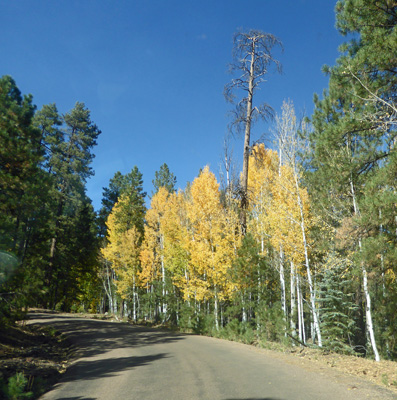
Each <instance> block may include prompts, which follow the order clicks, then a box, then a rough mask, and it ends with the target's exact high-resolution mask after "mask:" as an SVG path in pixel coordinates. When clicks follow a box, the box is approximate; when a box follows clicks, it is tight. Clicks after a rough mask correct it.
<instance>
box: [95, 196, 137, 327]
mask: <svg viewBox="0 0 397 400" xmlns="http://www.w3.org/2000/svg"><path fill="white" fill-rule="evenodd" d="M128 201H129V199H128V197H123V196H121V198H120V200H119V202H118V203H116V204H115V206H114V207H113V210H112V212H111V213H110V215H109V217H108V219H107V221H106V225H107V229H108V231H107V239H108V244H107V246H106V247H105V248H103V249H101V252H102V255H103V257H104V258H105V259H106V260H107V261H109V262H110V263H111V265H112V268H113V270H114V271H115V274H116V276H117V279H116V281H115V284H116V288H117V292H118V293H119V294H120V296H121V298H122V299H123V300H130V301H132V304H133V319H134V320H136V319H137V286H138V285H139V281H138V274H139V268H140V260H139V257H140V245H141V240H142V237H141V236H142V235H141V233H140V232H139V231H138V229H137V228H136V227H135V226H132V227H131V228H130V229H128V226H127V225H126V219H125V218H124V215H123V207H124V206H125V205H126V204H125V203H127V202H128Z"/></svg>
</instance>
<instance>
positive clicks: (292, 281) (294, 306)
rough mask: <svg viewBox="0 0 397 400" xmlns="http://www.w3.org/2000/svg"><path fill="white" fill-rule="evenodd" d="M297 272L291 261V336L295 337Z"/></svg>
mask: <svg viewBox="0 0 397 400" xmlns="http://www.w3.org/2000/svg"><path fill="white" fill-rule="evenodd" d="M295 275H296V271H295V265H294V263H293V262H292V261H291V278H290V281H291V315H290V319H289V321H290V328H291V334H292V336H293V337H295V336H296V324H295V321H294V318H295V308H296V297H295V286H296V279H295Z"/></svg>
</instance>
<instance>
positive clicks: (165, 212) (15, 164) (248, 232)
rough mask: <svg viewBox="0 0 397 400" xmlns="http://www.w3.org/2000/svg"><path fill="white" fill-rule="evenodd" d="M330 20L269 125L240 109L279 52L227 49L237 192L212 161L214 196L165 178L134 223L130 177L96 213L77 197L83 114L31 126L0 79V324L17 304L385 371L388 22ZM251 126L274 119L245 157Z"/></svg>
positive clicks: (390, 209) (391, 206) (354, 10)
mask: <svg viewBox="0 0 397 400" xmlns="http://www.w3.org/2000/svg"><path fill="white" fill-rule="evenodd" d="M336 20H337V28H338V30H339V31H340V33H341V34H342V35H346V36H347V40H346V42H345V43H344V44H343V45H342V46H341V48H340V49H339V50H340V56H339V58H338V59H337V61H336V64H335V66H333V67H328V66H326V67H324V72H325V73H326V74H327V75H328V76H329V86H328V89H327V90H325V91H324V92H323V94H322V97H321V98H320V96H318V95H315V97H314V104H315V109H314V112H313V114H312V115H311V116H310V117H306V118H298V117H297V115H296V111H295V109H294V105H293V102H292V101H291V100H286V101H285V102H284V103H283V105H282V107H281V112H279V113H274V111H273V110H272V109H271V107H270V106H268V105H267V104H256V103H255V101H256V90H257V89H258V88H259V86H261V85H263V83H264V76H265V74H267V73H269V72H270V70H271V68H274V69H275V70H276V71H278V70H280V68H281V65H280V63H279V62H278V61H277V60H276V59H275V57H274V56H273V52H274V51H275V49H276V48H277V47H278V46H281V42H280V41H279V40H278V39H277V38H275V37H274V36H273V35H270V34H266V33H263V32H261V31H258V30H251V31H248V32H239V33H237V34H236V35H235V37H234V53H233V55H234V58H233V63H232V67H231V72H232V73H233V78H232V81H231V83H230V84H228V85H226V87H225V95H226V96H227V99H228V100H231V102H232V103H233V104H235V109H234V112H233V115H234V118H233V121H232V123H231V127H232V128H233V131H234V133H237V134H238V133H239V132H241V133H242V134H243V136H244V152H243V160H244V162H243V166H244V168H243V172H242V174H241V177H239V176H236V174H233V168H232V164H233V163H232V159H231V156H230V153H228V151H225V156H224V171H223V174H222V177H223V179H221V182H219V181H218V180H217V178H216V176H215V174H214V173H213V172H211V171H210V169H209V168H208V167H204V168H203V169H202V170H200V172H199V174H198V176H197V177H196V178H195V179H194V180H193V181H192V182H191V183H188V184H187V185H186V187H185V188H183V189H179V190H176V177H175V176H174V174H173V173H172V172H171V171H170V170H169V168H168V166H167V164H163V165H162V166H161V167H160V169H159V171H157V172H156V174H155V178H154V180H153V186H154V191H153V192H152V195H151V198H150V207H149V208H148V209H147V208H146V205H145V204H146V203H145V199H146V196H147V194H146V193H145V192H144V190H143V177H142V174H141V172H140V171H139V169H138V167H136V166H135V167H134V168H132V170H131V172H129V173H127V174H121V173H120V172H116V173H115V175H114V177H113V178H112V179H111V180H110V182H109V185H108V187H106V188H104V192H103V199H102V208H101V209H100V211H99V212H98V213H97V215H96V214H95V213H94V211H93V208H92V206H91V202H90V200H89V199H88V198H87V196H86V194H85V182H86V179H87V178H88V177H89V176H90V174H91V173H92V171H91V169H90V162H91V161H92V158H93V153H92V149H93V147H94V146H95V144H96V139H97V137H98V135H99V134H100V131H99V129H98V128H97V127H96V125H95V124H94V123H93V122H92V121H91V119H90V112H89V110H87V109H86V107H85V105H84V104H82V103H76V105H75V107H74V108H73V109H72V110H71V111H70V112H69V113H66V114H63V115H61V114H59V113H58V111H57V109H56V106H55V105H54V104H52V105H48V106H44V107H43V108H42V109H41V110H39V111H36V109H35V107H34V106H33V105H32V97H31V96H24V97H22V96H21V94H20V92H19V90H18V89H17V87H16V84H15V82H14V81H13V80H12V78H10V77H3V78H2V79H1V81H0V107H1V108H0V113H1V116H2V119H1V121H0V134H1V136H0V140H1V146H0V152H1V155H0V156H1V159H0V160H1V166H0V167H1V169H0V186H1V187H0V189H1V191H0V196H1V202H0V207H1V213H0V218H1V224H0V229H1V230H2V231H1V232H2V233H1V246H2V247H1V249H3V250H4V251H3V253H1V254H0V256H1V257H2V264H3V266H4V267H3V270H2V272H1V274H2V275H1V276H0V277H1V279H2V282H0V284H2V290H1V292H2V293H1V304H2V310H3V314H4V313H5V312H6V311H7V310H8V308H7V306H6V305H7V304H11V303H12V302H16V301H20V302H21V304H29V305H40V306H46V307H50V308H55V309H62V310H74V311H82V310H86V311H92V312H101V313H105V312H108V313H114V314H117V315H119V316H120V317H121V316H123V317H128V318H130V319H131V320H133V321H134V322H136V323H138V322H139V323H144V322H145V323H164V324H171V325H176V326H179V327H180V328H181V329H187V330H192V331H195V332H199V333H208V334H212V335H216V336H220V337H229V338H230V337H232V338H240V339H242V340H244V341H246V342H249V343H252V342H255V341H259V342H260V341H266V340H275V341H282V342H288V343H290V344H300V345H316V346H320V347H323V348H327V349H330V350H336V351H340V352H344V353H350V354H357V353H360V354H363V355H366V356H369V357H373V358H375V359H376V360H379V359H380V358H381V357H386V358H390V359H396V357H397V353H396V339H397V320H396V318H397V316H396V313H395V308H396V304H397V283H396V261H397V260H396V259H397V252H396V248H397V247H396V234H397V216H396V204H397V201H396V200H397V198H396V178H397V173H396V172H397V169H396V165H397V164H396V150H395V142H396V116H397V108H396V84H397V77H396V73H397V61H396V60H397V37H396V35H397V30H396V28H395V26H396V20H397V6H396V5H395V4H394V2H391V1H389V0H371V1H370V2H368V1H364V0H345V1H339V2H337V5H336ZM238 96H240V97H238ZM260 119H267V120H272V121H273V129H272V130H273V134H274V135H273V136H274V138H273V139H274V146H273V147H272V148H266V147H265V146H264V144H263V143H255V144H251V138H250V136H251V126H252V125H253V123H254V122H256V121H258V120H260ZM12 263H18V264H19V267H18V268H17V270H16V272H15V273H14V274H13V276H12V277H11V278H10V279H7V281H6V283H4V282H5V280H6V275H7V271H8V270H9V269H11V265H12Z"/></svg>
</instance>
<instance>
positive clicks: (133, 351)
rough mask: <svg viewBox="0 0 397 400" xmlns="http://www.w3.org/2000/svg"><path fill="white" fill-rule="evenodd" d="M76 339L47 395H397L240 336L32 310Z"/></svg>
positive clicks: (254, 399) (145, 399)
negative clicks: (287, 358)
mask: <svg viewBox="0 0 397 400" xmlns="http://www.w3.org/2000/svg"><path fill="white" fill-rule="evenodd" d="M31 323H35V324H45V325H50V326H53V327H55V328H56V329H58V330H60V331H61V332H63V333H64V334H66V335H67V336H68V337H69V338H70V340H71V341H72V342H73V343H74V361H73V362H72V364H71V366H70V367H69V368H68V370H67V372H66V373H65V375H64V377H63V379H62V381H61V382H59V383H58V384H56V385H55V387H54V388H53V390H51V391H50V392H48V393H46V394H45V395H44V396H43V397H42V399H43V400H53V399H57V400H94V399H95V400H99V399H106V400H112V399H117V400H127V399H132V400H134V399H136V400H138V399H139V400H159V399H161V400H356V399H357V400H358V399H359V400H363V399H371V400H374V399H395V398H396V397H394V396H393V395H392V394H391V393H390V392H388V391H385V390H383V389H382V388H380V387H376V386H372V385H370V384H368V383H366V382H364V381H362V382H361V381H360V380H357V379H354V378H352V377H346V376H344V377H339V378H338V377H332V376H329V375H327V374H324V373H323V372H322V373H320V371H310V370H307V369H303V368H302V367H300V366H298V365H293V364H289V363H286V362H284V361H282V360H280V359H277V358H274V357H271V356H269V354H267V353H266V352H265V351H262V350H259V349H256V348H254V347H252V346H246V345H242V344H239V343H233V342H228V341H224V340H219V339H214V338H207V337H204V336H196V335H184V334H178V333H173V332H169V331H163V330H158V329H150V328H144V327H139V326H133V325H130V324H127V323H115V322H105V321H100V320H94V319H86V318H77V317H73V316H67V315H57V314H50V313H48V314H47V313H35V314H32V315H31Z"/></svg>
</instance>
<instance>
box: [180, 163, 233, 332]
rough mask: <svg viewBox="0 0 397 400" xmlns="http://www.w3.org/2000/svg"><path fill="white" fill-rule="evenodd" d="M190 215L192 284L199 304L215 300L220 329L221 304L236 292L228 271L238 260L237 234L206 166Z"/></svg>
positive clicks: (193, 188)
mask: <svg viewBox="0 0 397 400" xmlns="http://www.w3.org/2000/svg"><path fill="white" fill-rule="evenodd" d="M190 194H191V201H190V202H189V203H188V205H187V216H188V220H189V223H190V225H191V227H190V228H191V231H190V233H191V236H190V246H189V247H190V263H189V267H190V283H191V290H194V295H195V296H196V299H197V300H198V301H205V300H210V299H213V301H214V317H215V327H216V329H219V302H220V301H222V300H224V299H225V298H227V297H228V296H229V295H230V293H231V291H232V284H231V282H229V281H228V279H227V278H228V271H229V269H230V268H231V264H232V260H233V257H234V252H235V250H234V240H233V236H234V232H231V230H232V229H230V228H231V227H230V226H229V225H228V224H227V219H226V213H225V210H224V208H223V207H222V205H221V201H220V191H219V183H218V182H217V180H216V178H215V175H214V174H213V173H212V172H210V170H209V168H208V167H205V168H204V170H203V171H202V172H201V174H200V176H199V177H197V178H196V179H195V180H194V182H193V184H192V186H191V189H190Z"/></svg>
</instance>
